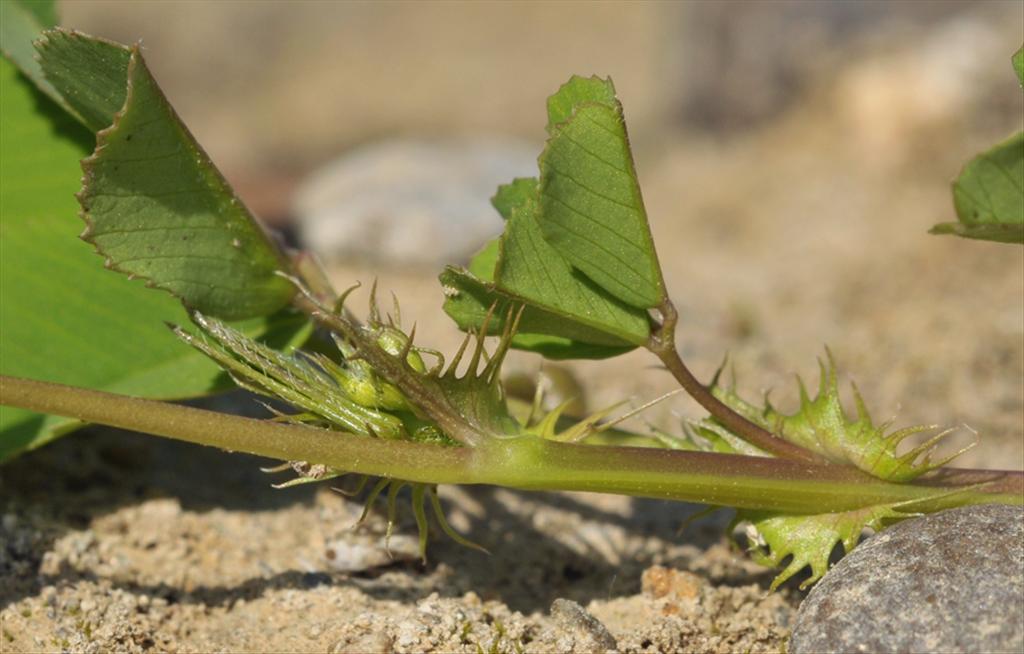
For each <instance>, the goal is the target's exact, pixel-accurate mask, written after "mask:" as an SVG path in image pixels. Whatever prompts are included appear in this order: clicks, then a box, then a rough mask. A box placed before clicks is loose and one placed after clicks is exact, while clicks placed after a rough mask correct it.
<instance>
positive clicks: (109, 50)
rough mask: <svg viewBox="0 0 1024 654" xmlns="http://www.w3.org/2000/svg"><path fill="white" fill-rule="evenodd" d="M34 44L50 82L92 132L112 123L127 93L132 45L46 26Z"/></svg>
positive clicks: (44, 72)
mask: <svg viewBox="0 0 1024 654" xmlns="http://www.w3.org/2000/svg"><path fill="white" fill-rule="evenodd" d="M35 48H36V50H37V51H38V53H39V62H40V65H41V66H42V72H43V74H44V75H45V76H46V80H47V82H48V83H51V84H52V85H53V87H54V89H55V90H56V91H57V92H58V93H59V94H60V97H61V100H62V102H64V103H66V104H67V105H69V106H70V107H71V108H72V111H71V114H72V115H74V116H76V117H79V119H80V120H81V121H82V124H83V125H85V126H86V127H88V128H89V130H90V131H92V132H99V131H100V130H102V129H104V128H106V127H110V125H111V124H112V123H113V122H114V116H115V115H116V114H117V112H119V111H121V109H122V108H123V107H124V102H125V99H126V98H127V96H128V65H129V64H130V63H131V58H132V51H131V48H127V47H125V46H123V45H121V44H119V43H114V42H113V41H107V40H105V39H99V38H96V37H92V36H86V35H85V34H81V33H79V32H72V31H68V30H64V29H55V30H47V31H46V32H44V33H43V35H42V38H40V39H39V40H38V41H37V42H36V44H35Z"/></svg>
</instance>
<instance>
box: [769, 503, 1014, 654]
mask: <svg viewBox="0 0 1024 654" xmlns="http://www.w3.org/2000/svg"><path fill="white" fill-rule="evenodd" d="M789 651H791V652H793V653H794V654H799V653H801V652H893V651H899V652H1020V651H1024V509H1022V508H1021V507H1019V506H1005V505H996V504H993V505H987V506H972V507H964V508H960V509H953V510H950V511H944V512H942V513H936V514H933V515H930V516H927V517H924V518H920V519H917V520H907V521H905V522H901V523H900V524H898V525H894V526H893V527H891V528H889V529H887V530H886V531H884V532H882V533H881V534H879V535H877V536H875V537H873V538H871V539H869V540H868V541H867V542H866V543H864V544H863V545H861V546H860V547H858V548H857V549H856V550H854V551H853V553H852V554H850V555H849V556H847V557H846V558H844V559H843V560H842V561H840V562H839V563H838V564H837V565H836V566H835V567H834V568H833V569H832V570H831V571H830V572H829V573H828V574H827V575H825V577H824V579H822V580H821V582H819V583H818V585H817V586H815V587H814V589H813V590H812V591H811V593H810V594H809V595H808V596H807V599H806V600H804V603H803V605H801V607H800V611H799V613H798V614H797V619H796V623H795V625H794V627H793V636H792V639H791V641H790V649H789Z"/></svg>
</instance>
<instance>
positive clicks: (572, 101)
mask: <svg viewBox="0 0 1024 654" xmlns="http://www.w3.org/2000/svg"><path fill="white" fill-rule="evenodd" d="M584 104H603V105H606V106H609V107H613V108H614V107H616V106H618V100H617V99H616V98H615V86H614V85H613V84H612V81H611V79H601V78H599V77H596V76H594V77H580V76H579V75H573V76H572V77H570V78H569V81H568V82H566V83H565V84H563V85H562V86H561V88H559V89H558V92H557V93H555V94H554V95H552V96H551V97H549V98H548V125H547V130H548V134H553V133H554V132H555V131H556V130H557V128H558V126H559V125H561V124H562V123H564V122H566V121H567V120H569V119H570V118H572V115H573V113H575V111H576V108H577V107H579V106H581V105H584Z"/></svg>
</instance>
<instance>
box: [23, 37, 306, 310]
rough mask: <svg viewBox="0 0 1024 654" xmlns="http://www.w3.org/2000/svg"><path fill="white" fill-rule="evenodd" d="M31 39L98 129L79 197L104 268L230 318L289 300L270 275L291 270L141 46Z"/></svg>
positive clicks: (286, 289)
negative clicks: (179, 111) (174, 104)
mask: <svg viewBox="0 0 1024 654" xmlns="http://www.w3.org/2000/svg"><path fill="white" fill-rule="evenodd" d="M38 49H39V55H40V61H41V65H42V68H43V71H44V72H45V73H46V75H47V78H48V79H49V81H50V82H51V83H52V84H53V85H54V87H55V88H56V89H57V90H58V91H59V92H60V93H61V94H62V95H63V96H64V98H65V99H66V101H67V102H68V103H69V104H71V105H72V106H74V107H75V109H76V111H77V112H78V113H79V114H80V115H81V116H82V117H84V118H85V121H86V124H87V125H88V126H90V127H92V128H94V129H95V128H97V127H100V128H103V129H101V131H99V132H98V134H97V147H96V151H95V152H94V153H93V155H92V156H91V157H88V158H87V159H85V160H84V161H83V165H82V167H83V169H84V171H85V178H84V180H85V186H84V188H83V189H82V192H81V193H80V194H79V201H80V203H81V206H82V210H83V218H84V219H85V221H86V224H87V229H86V232H85V233H84V234H83V238H84V239H85V240H87V241H89V242H90V243H92V244H93V245H95V246H96V249H97V252H99V253H100V254H102V255H103V256H105V257H106V258H107V262H108V267H111V268H114V269H116V270H118V271H121V272H124V273H126V274H128V275H129V276H133V277H140V278H143V279H145V280H147V283H148V284H149V285H151V286H155V287H157V288H161V289H164V290H166V291H169V292H171V293H172V294H173V295H175V296H177V297H178V298H180V299H181V300H182V302H183V303H184V304H185V305H186V306H188V307H190V308H193V309H196V310H199V311H202V312H203V313H206V314H208V315H212V316H217V317H220V318H224V319H227V320H236V319H244V318H250V317H256V316H263V315H268V314H270V313H273V312H274V311H276V310H277V309H280V308H281V307H283V306H284V305H285V304H287V303H288V301H289V300H290V299H291V297H292V295H293V288H292V287H291V285H290V284H289V283H288V282H287V281H285V280H284V279H282V278H280V277H278V276H277V274H276V273H277V271H279V270H283V269H285V270H286V269H287V262H285V261H284V260H283V255H281V253H280V251H279V249H278V248H277V247H276V246H275V245H274V244H273V243H272V242H271V240H270V238H269V237H268V235H267V234H266V233H265V232H264V230H263V229H262V227H261V226H260V225H259V224H258V223H257V222H256V221H255V219H254V218H253V217H252V215H251V214H250V213H249V212H248V210H247V209H246V208H245V207H244V206H243V205H242V204H241V202H240V201H239V200H238V198H236V197H235V195H234V193H233V192H232V190H231V188H230V186H228V184H227V182H226V181H225V180H224V178H223V177H222V176H221V174H220V172H219V171H218V170H217V169H216V168H215V167H214V165H213V163H212V162H211V161H210V160H209V158H208V157H207V156H206V154H205V153H204V152H203V150H202V148H200V147H199V144H198V143H196V141H195V139H194V138H193V137H192V135H191V134H190V133H189V132H188V130H187V129H186V128H185V126H184V125H183V124H182V123H181V121H180V120H179V118H178V117H177V115H176V114H175V112H174V110H173V109H172V108H171V106H170V104H169V103H168V102H167V99H166V98H165V97H164V95H163V93H162V92H161V91H160V89H159V87H158V86H157V84H156V81H155V80H154V79H153V77H152V75H150V73H149V71H148V69H147V68H146V64H145V61H144V60H143V58H142V54H141V52H140V51H139V48H138V47H134V48H125V47H123V46H119V45H117V44H113V43H110V42H107V41H103V40H101V39H94V38H91V37H87V36H85V35H82V34H78V33H74V32H68V31H66V30H52V31H48V32H46V33H45V38H44V39H43V40H41V41H40V43H39V45H38ZM83 71H87V72H83ZM121 105H123V106H121ZM111 112H113V113H111Z"/></svg>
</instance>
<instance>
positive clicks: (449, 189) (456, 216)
mask: <svg viewBox="0 0 1024 654" xmlns="http://www.w3.org/2000/svg"><path fill="white" fill-rule="evenodd" d="M539 152H540V147H531V146H528V145H526V144H525V143H521V142H515V141H500V140H492V139H476V140H458V141H444V142H430V141H412V140H409V141H401V140H396V141H385V142H382V143H376V144H372V145H368V146H365V147H362V148H359V149H357V150H353V151H351V152H349V153H347V154H345V155H343V156H342V157H340V158H339V159H337V160H335V161H334V162H333V163H330V164H328V165H327V166H325V167H324V168H322V169H320V170H319V171H318V172H316V173H314V174H313V175H312V176H311V177H310V179H309V180H308V181H307V182H306V183H305V184H304V185H303V186H302V188H301V189H299V191H298V193H297V195H296V200H295V214H296V217H297V220H298V227H299V238H300V240H301V242H302V244H303V246H305V247H306V248H309V249H310V250H312V251H313V252H315V253H316V254H317V255H319V256H320V257H321V258H322V259H324V260H325V261H328V262H331V261H339V260H348V259H352V258H356V259H360V260H373V261H379V262H382V263H399V264H421V265H431V266H441V265H443V264H446V263H465V262H466V261H468V259H469V257H470V255H472V254H473V252H475V251H476V250H478V249H479V248H480V247H481V246H483V244H484V242H485V241H486V240H487V239H489V238H491V237H492V236H495V235H496V234H498V233H500V232H501V229H502V224H501V217H500V216H499V215H498V213H497V212H496V211H495V210H494V209H493V208H492V207H491V205H490V198H491V196H493V195H494V192H495V190H496V188H497V186H498V185H499V184H504V183H507V182H509V181H511V180H512V179H513V178H515V177H528V176H533V175H536V174H537V163H536V160H537V154H538V153H539Z"/></svg>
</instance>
